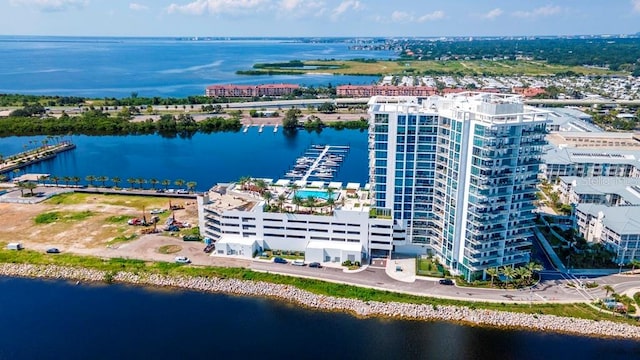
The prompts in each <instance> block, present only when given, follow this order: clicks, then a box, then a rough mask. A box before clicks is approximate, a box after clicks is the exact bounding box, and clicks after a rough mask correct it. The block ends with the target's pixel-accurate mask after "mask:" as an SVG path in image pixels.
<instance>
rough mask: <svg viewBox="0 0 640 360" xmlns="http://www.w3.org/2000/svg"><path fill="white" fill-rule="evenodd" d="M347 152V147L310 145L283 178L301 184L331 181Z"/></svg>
mask: <svg viewBox="0 0 640 360" xmlns="http://www.w3.org/2000/svg"><path fill="white" fill-rule="evenodd" d="M348 152H349V146H335V145H312V146H311V147H310V148H309V149H308V150H307V151H306V152H305V153H304V154H303V156H301V157H299V158H298V159H297V160H296V163H295V165H293V168H292V169H291V170H289V171H288V172H287V173H286V174H285V177H286V178H288V179H290V180H294V181H295V180H300V181H303V182H307V181H309V180H312V181H313V180H318V181H327V180H331V179H333V177H334V176H335V175H336V173H337V171H338V169H339V168H340V165H342V162H343V160H344V157H345V155H346V154H347V153H348Z"/></svg>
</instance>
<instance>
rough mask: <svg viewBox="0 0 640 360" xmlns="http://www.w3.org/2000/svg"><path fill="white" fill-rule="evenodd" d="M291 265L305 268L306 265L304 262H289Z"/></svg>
mask: <svg viewBox="0 0 640 360" xmlns="http://www.w3.org/2000/svg"><path fill="white" fill-rule="evenodd" d="M291 265H295V266H305V265H306V264H305V263H304V260H293V261H292V262H291Z"/></svg>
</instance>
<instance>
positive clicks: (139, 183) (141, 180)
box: [136, 178, 147, 189]
mask: <svg viewBox="0 0 640 360" xmlns="http://www.w3.org/2000/svg"><path fill="white" fill-rule="evenodd" d="M146 183H147V180H146V179H143V178H137V179H136V184H138V188H139V189H144V186H142V185H144V184H146Z"/></svg>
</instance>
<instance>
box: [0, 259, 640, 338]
mask: <svg viewBox="0 0 640 360" xmlns="http://www.w3.org/2000/svg"><path fill="white" fill-rule="evenodd" d="M0 276H14V277H31V278H53V279H68V280H78V281H92V282H94V281H104V280H105V279H107V278H111V280H113V281H114V282H120V283H127V284H139V285H150V286H160V287H173V288H182V289H190V290H197V291H206V292H217V293H226V294H234V295H241V296H261V297H269V298H274V299H279V300H284V301H288V302H292V303H295V304H298V305H302V306H304V307H308V308H311V309H319V310H325V311H346V312H349V313H353V314H355V315H357V316H381V317H390V318H402V319H415V320H427V321H454V322H460V323H465V324H470V325H479V326H494V327H504V328H517V329H527V330H536V331H545V332H546V331H550V332H561V333H568V334H576V335H586V336H599V337H615V338H626V339H638V340H640V326H634V325H630V324H623V323H616V322H612V321H593V320H585V319H577V318H568V317H560V316H554V315H540V314H522V313H512V312H506V311H497V310H483V309H472V308H469V307H464V306H450V305H446V306H445V305H438V306H435V305H428V304H407V303H398V302H388V303H383V302H377V301H362V300H355V299H346V298H338V297H333V296H326V295H317V294H313V293H310V292H308V291H305V290H301V289H298V288H296V287H294V286H290V285H281V284H272V283H265V282H261V281H246V280H237V279H218V278H205V277H186V276H166V275H159V274H147V273H143V274H133V273H129V272H119V273H116V274H110V273H108V272H105V271H100V270H92V269H83V268H76V267H63V266H57V265H31V264H6V263H5V264H0Z"/></svg>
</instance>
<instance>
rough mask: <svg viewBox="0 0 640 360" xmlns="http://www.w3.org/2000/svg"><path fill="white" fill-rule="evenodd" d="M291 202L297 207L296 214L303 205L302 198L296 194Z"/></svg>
mask: <svg viewBox="0 0 640 360" xmlns="http://www.w3.org/2000/svg"><path fill="white" fill-rule="evenodd" d="M291 201H292V202H293V205H295V206H296V212H298V207H299V206H300V205H302V203H303V201H302V198H301V197H300V196H298V195H295V193H294V195H293V199H291Z"/></svg>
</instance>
